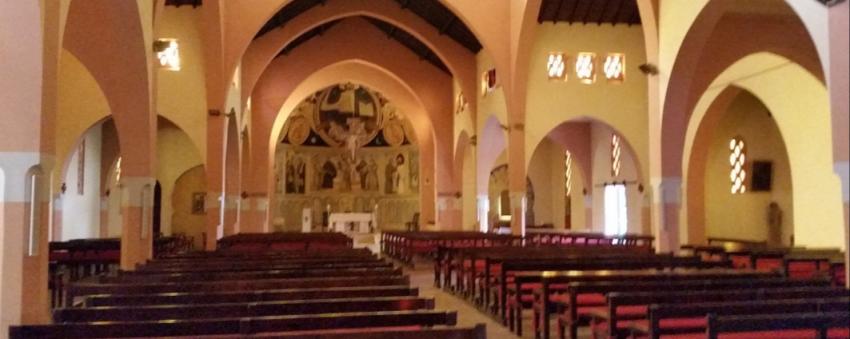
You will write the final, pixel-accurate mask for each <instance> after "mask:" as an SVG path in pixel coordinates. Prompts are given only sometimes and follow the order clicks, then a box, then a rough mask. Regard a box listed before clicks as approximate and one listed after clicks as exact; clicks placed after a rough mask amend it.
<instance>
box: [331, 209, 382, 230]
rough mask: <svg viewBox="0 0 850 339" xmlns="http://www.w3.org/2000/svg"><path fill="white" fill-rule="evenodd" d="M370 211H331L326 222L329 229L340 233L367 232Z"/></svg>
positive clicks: (371, 220)
mask: <svg viewBox="0 0 850 339" xmlns="http://www.w3.org/2000/svg"><path fill="white" fill-rule="evenodd" d="M372 222H373V218H372V213H331V215H330V217H329V218H328V223H329V224H330V226H331V230H333V231H335V232H342V233H369V224H370V223H372Z"/></svg>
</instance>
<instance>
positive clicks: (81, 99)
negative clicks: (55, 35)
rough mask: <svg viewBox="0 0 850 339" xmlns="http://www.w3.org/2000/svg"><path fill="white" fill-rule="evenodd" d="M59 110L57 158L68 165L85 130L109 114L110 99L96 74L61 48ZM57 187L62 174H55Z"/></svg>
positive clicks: (62, 164) (57, 116)
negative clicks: (102, 88)
mask: <svg viewBox="0 0 850 339" xmlns="http://www.w3.org/2000/svg"><path fill="white" fill-rule="evenodd" d="M58 86H59V89H58V101H59V103H58V108H59V111H58V113H57V114H56V161H57V164H61V166H63V168H64V166H65V165H67V163H68V157H69V156H70V153H71V152H72V151H73V150H75V147H76V146H77V143H78V142H79V141H80V138H81V136H82V135H83V133H85V132H86V130H88V129H89V128H91V127H92V126H93V125H94V124H95V123H97V122H98V121H99V120H101V119H103V118H105V117H106V116H108V115H109V112H110V110H109V103H107V101H106V97H105V96H104V95H103V92H101V90H100V87H99V86H98V84H97V81H95V79H94V77H92V75H91V74H90V73H89V71H88V70H87V69H86V68H85V66H83V64H82V63H80V61H79V60H78V59H77V58H76V57H74V55H73V54H71V53H69V52H68V51H67V50H62V55H61V58H60V64H59V85H58ZM54 178H55V181H54V183H53V184H54V189H55V191H58V189H59V185H61V180H62V176H61V175H57V176H54Z"/></svg>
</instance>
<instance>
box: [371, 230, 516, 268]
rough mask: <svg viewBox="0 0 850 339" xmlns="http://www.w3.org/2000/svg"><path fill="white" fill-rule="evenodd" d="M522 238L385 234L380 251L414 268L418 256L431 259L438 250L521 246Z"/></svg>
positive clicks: (476, 234)
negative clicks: (415, 258)
mask: <svg viewBox="0 0 850 339" xmlns="http://www.w3.org/2000/svg"><path fill="white" fill-rule="evenodd" d="M522 241H523V239H522V237H519V236H514V235H506V234H492V233H481V232H455V231H440V232H384V233H382V235H381V243H382V248H381V251H382V252H383V253H384V254H386V255H388V256H390V257H392V258H395V259H397V260H399V261H401V262H403V263H405V264H408V265H413V259H414V257H415V256H417V255H422V256H427V257H431V258H433V257H434V255H435V253H436V251H437V248H438V247H439V246H443V247H493V246H506V245H513V246H521V245H522Z"/></svg>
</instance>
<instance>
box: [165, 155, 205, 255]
mask: <svg viewBox="0 0 850 339" xmlns="http://www.w3.org/2000/svg"><path fill="white" fill-rule="evenodd" d="M206 191H207V185H206V174H205V173H204V167H203V166H197V167H193V168H191V169H189V170H188V171H186V172H185V173H183V175H181V176H180V178H178V179H177V182H176V183H175V185H174V190H173V193H172V195H171V196H170V198H171V200H172V201H173V207H174V209H173V210H172V212H173V214H172V215H171V223H172V228H171V230H172V232H173V233H175V234H177V233H182V234H185V235H187V236H190V237H192V238H194V243H195V248H202V240H203V233H204V232H205V231H206V229H205V224H206V214H192V195H193V194H194V193H204V192H206ZM163 198H165V195H163Z"/></svg>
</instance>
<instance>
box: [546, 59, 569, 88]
mask: <svg viewBox="0 0 850 339" xmlns="http://www.w3.org/2000/svg"><path fill="white" fill-rule="evenodd" d="M546 73H547V74H548V76H549V80H560V81H567V56H566V54H564V53H560V52H552V53H549V60H548V61H547V62H546Z"/></svg>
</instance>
